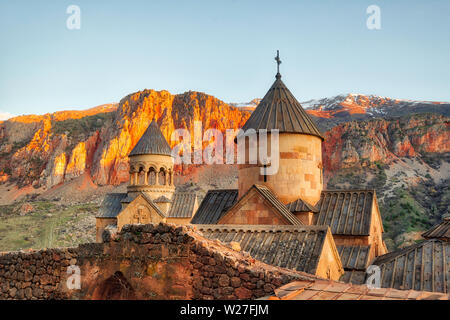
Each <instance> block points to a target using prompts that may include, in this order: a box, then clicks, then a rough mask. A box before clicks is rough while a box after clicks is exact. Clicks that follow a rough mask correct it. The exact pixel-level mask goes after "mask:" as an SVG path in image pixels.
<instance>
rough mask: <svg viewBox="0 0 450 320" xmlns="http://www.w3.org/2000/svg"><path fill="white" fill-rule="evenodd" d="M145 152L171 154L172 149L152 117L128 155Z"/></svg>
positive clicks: (143, 153)
mask: <svg viewBox="0 0 450 320" xmlns="http://www.w3.org/2000/svg"><path fill="white" fill-rule="evenodd" d="M145 154H159V155H167V156H171V155H172V149H171V148H170V146H169V144H168V143H167V140H166V138H165V137H164V136H163V134H162V132H161V130H160V129H159V127H158V124H157V123H156V121H155V120H154V119H153V120H152V123H150V125H149V126H148V128H147V130H145V132H144V134H143V135H142V137H141V138H140V139H139V141H138V143H137V144H136V146H135V147H134V148H133V150H131V152H130V154H129V155H128V156H137V155H145Z"/></svg>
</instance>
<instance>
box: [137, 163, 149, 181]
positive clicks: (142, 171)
mask: <svg viewBox="0 0 450 320" xmlns="http://www.w3.org/2000/svg"><path fill="white" fill-rule="evenodd" d="M138 168H139V170H138V184H139V185H145V184H146V180H147V179H146V174H147V168H146V167H145V165H144V164H139V167H138Z"/></svg>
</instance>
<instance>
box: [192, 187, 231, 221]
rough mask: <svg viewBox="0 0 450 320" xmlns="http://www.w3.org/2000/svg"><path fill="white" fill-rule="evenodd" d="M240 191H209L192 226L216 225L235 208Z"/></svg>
mask: <svg viewBox="0 0 450 320" xmlns="http://www.w3.org/2000/svg"><path fill="white" fill-rule="evenodd" d="M237 197H238V189H223V190H209V191H208V192H207V193H206V196H205V198H203V201H202V203H201V204H200V207H199V208H198V210H197V212H196V213H195V215H194V217H193V218H192V221H191V223H192V224H216V223H217V221H219V220H220V218H222V216H223V215H224V214H225V213H226V212H227V211H228V209H229V208H230V207H231V206H233V204H234V203H235V202H236V200H237Z"/></svg>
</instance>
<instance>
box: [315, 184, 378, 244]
mask: <svg viewBox="0 0 450 320" xmlns="http://www.w3.org/2000/svg"><path fill="white" fill-rule="evenodd" d="M355 195H356V196H355ZM374 201H375V204H376V202H377V198H376V191H375V190H374V189H367V190H361V189H358V190H323V191H322V192H321V195H320V200H319V202H318V203H317V205H316V207H317V208H318V209H319V212H318V217H317V222H316V223H317V224H326V225H329V226H330V228H331V232H332V233H333V234H334V235H353V236H354V235H365V236H366V235H369V234H370V224H371V221H372V211H373V210H372V204H373V203H374ZM361 202H362V203H361ZM338 204H339V205H338ZM376 207H377V210H376V211H377V212H378V214H379V210H378V205H377V204H376ZM378 217H379V219H380V221H382V220H381V216H380V215H378ZM381 228H383V227H382V226H381ZM383 231H384V230H383V229H382V232H383Z"/></svg>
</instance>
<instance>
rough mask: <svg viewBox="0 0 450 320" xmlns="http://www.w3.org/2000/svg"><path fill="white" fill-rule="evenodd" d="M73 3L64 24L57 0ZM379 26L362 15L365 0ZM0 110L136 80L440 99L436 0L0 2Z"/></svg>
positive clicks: (443, 22)
mask: <svg viewBox="0 0 450 320" xmlns="http://www.w3.org/2000/svg"><path fill="white" fill-rule="evenodd" d="M71 4H75V5H78V6H79V7H80V9H81V29H80V30H69V29H67V27H66V20H67V18H68V17H69V14H67V13H66V10H67V7H68V6H69V5H71ZM372 4H375V5H378V6H379V7H380V9H381V29H380V30H369V29H368V28H367V26H366V20H367V18H368V16H369V15H368V14H367V13H366V9H367V7H368V6H369V5H372ZM0 48H1V51H0V113H1V112H9V113H12V114H17V115H18V114H28V113H37V114H42V113H46V112H53V111H57V110H66V109H86V108H89V107H93V106H97V105H100V104H103V103H109V102H117V101H119V100H120V99H121V98H122V97H123V96H125V95H127V94H129V93H131V92H135V91H138V90H142V89H145V88H148V89H156V90H162V89H166V90H169V91H170V92H171V93H182V92H184V91H188V90H196V91H203V92H206V93H208V94H211V95H214V96H216V97H218V98H219V99H222V100H224V101H226V102H246V101H249V100H251V99H253V98H256V97H262V96H263V95H264V94H265V92H266V91H267V89H268V88H269V87H270V85H271V84H272V82H273V80H274V75H275V72H276V64H275V61H274V56H275V53H276V50H277V49H279V50H280V55H281V60H282V62H283V63H282V64H281V73H282V75H283V80H284V82H285V83H286V85H287V86H288V87H289V88H290V89H291V91H292V92H293V94H294V95H295V96H296V97H297V99H298V100H300V101H305V100H309V99H314V98H323V97H328V96H332V95H337V94H341V93H349V92H352V93H363V94H376V95H382V96H389V97H393V98H403V99H416V100H435V101H450V62H449V58H450V1H448V0H442V1H437V0H427V1H425V0H423V1H414V0H389V1H382V0H370V1H365V0H345V1H344V0H341V1H339V0H334V1H331V0H329V1H327V0H321V1H317V0H315V1H313V0H311V1H301V0H295V1H287V0H286V1H279V0H277V1H275V0H270V1H263V0H205V1H201V0H186V1H181V0H180V1H174V0H172V1H171V0H164V1H156V0H147V1H137V0H128V1H114V0H109V1H107V0H89V1H81V0H78V1H76V0H71V1H63V0H48V1H44V0H41V1H35V0H33V1H31V0H30V1H21V0H17V1H12V0H8V1H6V0H2V1H1V2H0Z"/></svg>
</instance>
